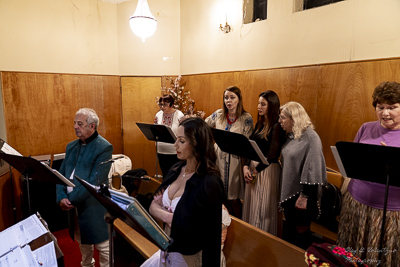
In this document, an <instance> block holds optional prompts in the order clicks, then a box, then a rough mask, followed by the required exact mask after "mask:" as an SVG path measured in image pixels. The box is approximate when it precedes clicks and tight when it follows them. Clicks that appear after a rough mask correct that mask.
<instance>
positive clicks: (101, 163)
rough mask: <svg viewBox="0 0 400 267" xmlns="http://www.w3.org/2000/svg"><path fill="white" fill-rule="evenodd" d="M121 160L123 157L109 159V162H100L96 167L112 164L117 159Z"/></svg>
mask: <svg viewBox="0 0 400 267" xmlns="http://www.w3.org/2000/svg"><path fill="white" fill-rule="evenodd" d="M123 158H124V156H119V157H116V158H115V159H113V158H111V159H109V160H106V161H103V162H100V163H99V165H98V166H100V165H103V164H106V163H113V162H114V161H116V160H117V159H123Z"/></svg>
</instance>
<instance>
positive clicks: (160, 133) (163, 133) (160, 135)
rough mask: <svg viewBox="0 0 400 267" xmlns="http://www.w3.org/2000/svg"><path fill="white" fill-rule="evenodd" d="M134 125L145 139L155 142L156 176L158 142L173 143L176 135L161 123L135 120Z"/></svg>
mask: <svg viewBox="0 0 400 267" xmlns="http://www.w3.org/2000/svg"><path fill="white" fill-rule="evenodd" d="M136 125H137V126H138V127H139V129H140V130H141V131H142V133H143V134H144V136H146V138H147V140H149V141H155V142H156V176H155V178H157V179H158V178H159V177H158V154H157V152H158V142H164V143H170V144H173V143H175V141H176V136H175V134H174V132H173V131H172V129H171V127H168V126H166V125H161V124H148V123H141V122H137V123H136Z"/></svg>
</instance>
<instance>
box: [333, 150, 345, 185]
mask: <svg viewBox="0 0 400 267" xmlns="http://www.w3.org/2000/svg"><path fill="white" fill-rule="evenodd" d="M331 150H332V154H333V157H334V158H335V160H336V164H337V165H338V167H339V172H340V174H341V175H342V176H343V177H344V178H347V174H346V171H345V169H344V166H343V163H342V160H341V159H340V156H339V152H338V150H337V148H336V146H331Z"/></svg>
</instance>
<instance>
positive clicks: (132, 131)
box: [121, 77, 161, 176]
mask: <svg viewBox="0 0 400 267" xmlns="http://www.w3.org/2000/svg"><path fill="white" fill-rule="evenodd" d="M121 88H122V89H121V90H122V128H123V142H124V154H125V155H127V156H128V157H130V158H131V160H132V169H137V168H143V169H145V170H146V171H147V173H148V174H149V175H150V176H153V175H155V174H156V146H155V143H154V142H153V141H148V140H147V139H146V137H145V136H144V135H143V133H142V132H141V131H140V129H139V127H138V126H137V125H136V122H142V123H153V122H154V117H155V115H156V113H157V112H158V111H159V108H158V105H157V103H156V97H157V96H160V95H161V77H121ZM160 173H161V170H160V168H159V167H158V174H160Z"/></svg>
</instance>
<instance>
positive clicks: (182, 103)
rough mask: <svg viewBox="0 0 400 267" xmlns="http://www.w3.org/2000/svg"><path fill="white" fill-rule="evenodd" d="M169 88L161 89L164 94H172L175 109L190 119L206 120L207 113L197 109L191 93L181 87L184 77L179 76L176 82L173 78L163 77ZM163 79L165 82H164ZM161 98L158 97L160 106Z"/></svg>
mask: <svg viewBox="0 0 400 267" xmlns="http://www.w3.org/2000/svg"><path fill="white" fill-rule="evenodd" d="M163 78H164V79H165V80H166V81H167V83H169V84H168V86H163V87H161V93H162V94H170V95H171V96H172V97H173V98H174V100H175V103H174V108H175V109H177V110H180V111H182V113H183V114H185V115H186V116H188V117H194V116H195V117H201V118H204V116H205V112H204V111H201V110H197V109H196V107H195V101H194V100H193V99H192V98H191V97H190V91H188V90H185V87H184V86H181V85H180V83H181V80H182V77H181V76H180V75H179V76H178V77H177V78H176V79H175V80H174V79H173V78H171V77H163ZM164 79H163V80H164ZM158 100H159V97H156V102H157V104H158Z"/></svg>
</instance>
